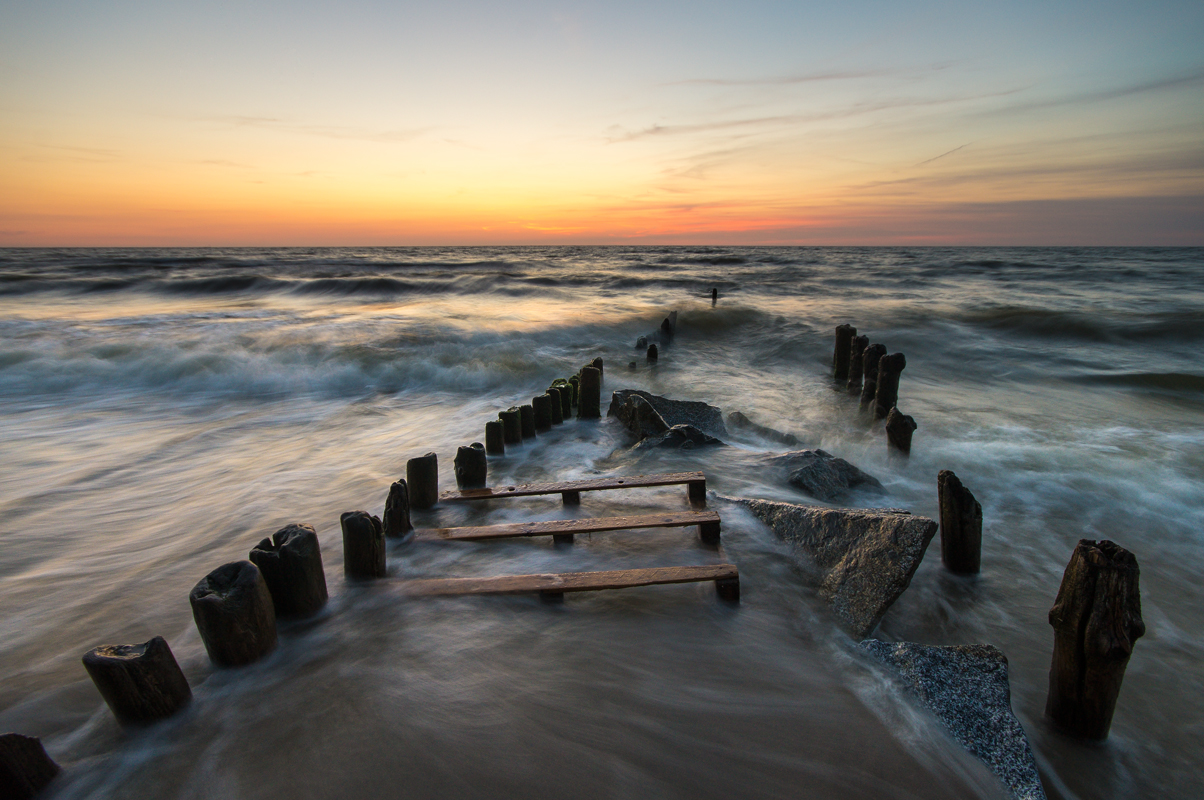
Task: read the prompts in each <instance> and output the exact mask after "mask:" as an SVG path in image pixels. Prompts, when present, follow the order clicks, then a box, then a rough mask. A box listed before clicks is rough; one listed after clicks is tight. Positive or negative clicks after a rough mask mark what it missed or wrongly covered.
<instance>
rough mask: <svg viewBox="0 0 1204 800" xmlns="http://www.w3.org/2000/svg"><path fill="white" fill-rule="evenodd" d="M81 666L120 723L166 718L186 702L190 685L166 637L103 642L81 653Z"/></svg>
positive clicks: (131, 723) (186, 703)
mask: <svg viewBox="0 0 1204 800" xmlns="http://www.w3.org/2000/svg"><path fill="white" fill-rule="evenodd" d="M83 662H84V669H86V670H87V671H88V676H89V677H90V678H92V683H94V684H96V689H97V690H98V691H99V692H100V696H101V697H103V698H104V700H105V702H106V703H108V705H109V709H110V710H111V711H112V712H113V716H115V717H117V720H118V721H119V722H120V723H121V724H122V725H138V724H142V723H147V722H154V721H155V720H160V719H165V718H167V717H170V716H171V715H172V714H174V713H176V712H177V711H179V710H180V709H181V708H183V707H184V706H186V705H188V701H189V700H191V699H192V689H190V688H189V687H188V679H187V678H185V677H184V673H183V671H182V670H181V669H180V665H179V664H178V663H176V657H175V656H174V655H172V653H171V648H170V647H168V645H167V640H166V639H164V638H163V637H162V636H156V637H154V638H153V639H151V640H150V641H149V642H143V643H142V644H106V645H101V646H100V647H96V648H93V649H92V650H89V651H88V652H87V653H85V654H84V658H83Z"/></svg>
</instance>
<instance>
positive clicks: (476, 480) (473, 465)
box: [453, 442, 489, 489]
mask: <svg viewBox="0 0 1204 800" xmlns="http://www.w3.org/2000/svg"><path fill="white" fill-rule="evenodd" d="M453 465H454V467H455V470H456V486H459V487H460V488H461V489H480V488H483V487H484V486H485V484H486V483H488V482H489V462H488V461H487V460H486V458H485V445H483V444H481V443H480V442H473V443H472V444H470V445H469V446H468V447H461V448H459V449H457V450H456V460H455V462H453Z"/></svg>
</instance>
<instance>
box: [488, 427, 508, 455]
mask: <svg viewBox="0 0 1204 800" xmlns="http://www.w3.org/2000/svg"><path fill="white" fill-rule="evenodd" d="M485 454H486V455H491V456H504V455H506V434H505V432H504V430H503V428H502V421H501V420H500V419H494V420H490V421H489V422H486V423H485Z"/></svg>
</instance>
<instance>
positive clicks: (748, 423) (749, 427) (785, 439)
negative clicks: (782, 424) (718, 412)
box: [727, 411, 801, 447]
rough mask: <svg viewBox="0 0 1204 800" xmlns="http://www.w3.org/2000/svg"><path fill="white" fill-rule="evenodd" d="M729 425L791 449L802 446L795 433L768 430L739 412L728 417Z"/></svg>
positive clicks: (734, 412)
mask: <svg viewBox="0 0 1204 800" xmlns="http://www.w3.org/2000/svg"><path fill="white" fill-rule="evenodd" d="M727 424H728V425H729V426H731V427H732V428H734V429H736V430H741V431H751V432H752V433H755V434H757V435H758V436H760V437H762V438H764V439H769V440H770V441H773V442H780V443H782V444H784V445H787V446H789V447H797V446H798V445H799V444H801V442H800V441H799V438H798V437H797V436H795V435H794V434H793V433H783V432H782V431H778V430H774V429H773V428H767V427H765V426H764V425H758V424H757V423H755V422H753V421H752V420H751V419H749V418H748V417H746V416H744V415H743V414H741V413H740V412H739V411H733V412H731V413H730V414H728V415H727Z"/></svg>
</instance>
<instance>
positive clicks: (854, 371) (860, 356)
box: [846, 336, 870, 392]
mask: <svg viewBox="0 0 1204 800" xmlns="http://www.w3.org/2000/svg"><path fill="white" fill-rule="evenodd" d="M869 344H870V337H868V336H854V337H853V341H852V343H851V344H850V345H849V382H848V383H847V384H846V385H847V386H848V389H849V391H850V392H857V391H860V390H861V378H862V376H863V375H864V374H865V348H867V347H869Z"/></svg>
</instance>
